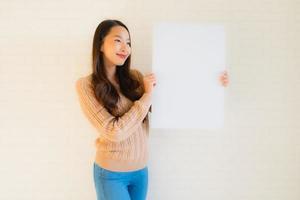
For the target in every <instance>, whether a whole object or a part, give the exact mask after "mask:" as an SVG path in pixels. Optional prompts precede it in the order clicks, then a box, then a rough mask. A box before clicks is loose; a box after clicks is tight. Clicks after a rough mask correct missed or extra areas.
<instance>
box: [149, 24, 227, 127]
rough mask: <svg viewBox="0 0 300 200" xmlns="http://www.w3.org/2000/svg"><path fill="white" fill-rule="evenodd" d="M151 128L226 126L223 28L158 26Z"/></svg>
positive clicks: (192, 25)
mask: <svg viewBox="0 0 300 200" xmlns="http://www.w3.org/2000/svg"><path fill="white" fill-rule="evenodd" d="M152 55H153V57H152V71H153V72H154V73H155V74H156V79H157V84H156V86H155V90H154V92H153V101H152V114H151V121H150V127H151V128H158V129H219V128H222V127H223V126H224V87H223V86H222V85H221V84H220V82H219V80H218V79H219V76H220V74H221V73H222V71H224V70H225V30H224V26H223V25H221V24H201V23H175V22H160V23H156V24H154V26H153V52H152Z"/></svg>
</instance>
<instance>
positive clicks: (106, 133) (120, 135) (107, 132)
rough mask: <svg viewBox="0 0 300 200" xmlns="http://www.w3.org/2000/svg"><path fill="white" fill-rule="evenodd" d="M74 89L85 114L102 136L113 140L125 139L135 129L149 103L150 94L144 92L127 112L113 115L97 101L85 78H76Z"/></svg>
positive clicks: (146, 110) (143, 116)
mask: <svg viewBox="0 0 300 200" xmlns="http://www.w3.org/2000/svg"><path fill="white" fill-rule="evenodd" d="M76 91H77V94H78V97H79V102H80V105H81V108H82V109H83V111H84V113H85V115H86V116H87V117H88V119H89V120H90V121H91V122H92V124H93V125H94V126H95V127H96V129H97V130H98V131H99V133H100V134H101V135H102V136H103V137H105V138H106V139H108V140H110V141H113V142H120V141H122V140H125V139H126V138H128V137H129V136H130V135H131V134H132V133H133V132H134V131H136V129H137V128H138V126H139V125H140V123H141V122H142V121H143V119H144V118H145V116H146V115H147V113H148V110H149V107H150V105H151V95H150V94H148V93H144V94H143V96H142V97H141V98H140V99H139V100H137V101H134V102H133V105H132V107H131V108H130V109H129V111H128V112H126V113H124V114H123V115H122V116H120V117H115V116H113V115H111V114H110V113H109V112H108V111H107V109H106V108H105V107H104V106H103V105H101V104H100V103H99V102H98V101H97V99H96V97H95V95H94V91H93V90H92V88H91V83H90V82H89V81H87V80H86V79H85V78H80V79H79V80H77V82H76Z"/></svg>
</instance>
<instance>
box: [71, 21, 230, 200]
mask: <svg viewBox="0 0 300 200" xmlns="http://www.w3.org/2000/svg"><path fill="white" fill-rule="evenodd" d="M92 58H93V62H92V64H93V72H92V74H90V75H88V76H85V77H81V78H79V79H78V80H77V82H76V89H77V93H78V96H79V101H80V105H81V107H82V109H83V111H84V113H85V114H86V116H87V118H88V119H89V120H90V122H91V123H92V124H93V125H94V127H95V128H96V129H97V132H98V133H99V137H98V138H97V139H96V141H95V146H96V148H97V152H96V157H95V162H94V168H93V170H94V171H93V173H94V183H95V188H96V194H97V198H98V200H100V199H101V200H145V199H146V195H147V189H148V168H147V160H148V133H149V119H148V112H149V111H150V112H151V99H152V92H153V90H154V87H155V84H156V78H155V75H154V74H153V73H150V74H148V75H146V76H143V75H142V73H141V72H139V71H138V70H136V69H131V68H130V60H131V38H130V34H129V30H128V28H127V27H126V26H125V25H124V24H123V23H122V22H120V21H118V20H104V21H102V22H101V23H100V24H99V25H98V27H97V29H96V31H95V34H94V40H93V57H92ZM220 81H221V82H222V84H223V85H224V86H225V85H226V82H227V77H226V76H225V74H224V75H222V76H221V77H220Z"/></svg>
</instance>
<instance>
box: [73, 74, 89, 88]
mask: <svg viewBox="0 0 300 200" xmlns="http://www.w3.org/2000/svg"><path fill="white" fill-rule="evenodd" d="M91 80H92V74H89V75H85V76H81V77H79V78H78V79H77V80H76V81H75V86H76V88H77V89H78V88H79V87H82V86H84V85H90V84H91Z"/></svg>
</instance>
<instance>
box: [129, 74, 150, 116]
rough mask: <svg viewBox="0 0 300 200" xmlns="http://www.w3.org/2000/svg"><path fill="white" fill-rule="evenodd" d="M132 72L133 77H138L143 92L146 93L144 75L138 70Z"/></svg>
mask: <svg viewBox="0 0 300 200" xmlns="http://www.w3.org/2000/svg"><path fill="white" fill-rule="evenodd" d="M131 72H132V73H133V75H134V76H135V77H137V79H138V81H139V82H140V84H141V88H140V89H141V92H142V93H144V92H145V86H144V81H143V77H144V76H143V74H142V73H141V72H140V71H139V70H138V69H132V70H131ZM149 112H151V113H152V105H150V108H149Z"/></svg>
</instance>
